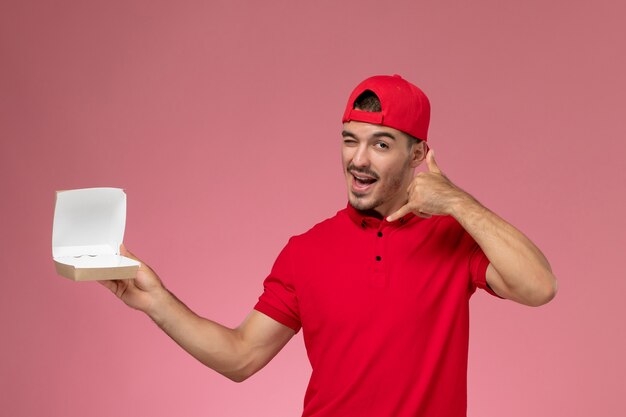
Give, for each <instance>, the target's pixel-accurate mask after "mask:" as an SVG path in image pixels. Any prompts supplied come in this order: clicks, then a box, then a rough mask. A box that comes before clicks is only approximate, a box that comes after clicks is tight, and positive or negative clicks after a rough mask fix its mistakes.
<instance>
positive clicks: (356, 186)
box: [349, 171, 378, 193]
mask: <svg viewBox="0 0 626 417" xmlns="http://www.w3.org/2000/svg"><path fill="white" fill-rule="evenodd" d="M349 172H350V175H352V191H353V192H355V193H365V192H367V191H368V190H369V189H370V188H372V186H373V185H374V183H376V181H378V178H375V177H373V176H371V175H366V174H363V173H361V172H355V171H349Z"/></svg>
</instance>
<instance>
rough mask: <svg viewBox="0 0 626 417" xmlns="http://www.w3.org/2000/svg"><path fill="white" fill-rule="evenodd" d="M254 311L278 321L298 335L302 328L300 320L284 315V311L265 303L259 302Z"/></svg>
mask: <svg viewBox="0 0 626 417" xmlns="http://www.w3.org/2000/svg"><path fill="white" fill-rule="evenodd" d="M254 309H255V310H256V311H258V312H260V313H263V314H265V315H266V316H268V317H269V318H271V319H274V320H276V321H277V322H279V323H280V324H282V325H284V326H287V327H289V328H291V329H292V330H293V331H294V332H296V333H298V332H299V331H300V328H301V327H302V325H301V324H300V322H299V321H298V320H296V319H294V318H293V317H291V316H289V315H287V314H285V313H283V312H282V311H280V310H278V309H277V308H275V307H273V306H272V305H270V304H268V303H266V302H265V301H262V300H259V302H258V303H257V304H256V305H255V306H254Z"/></svg>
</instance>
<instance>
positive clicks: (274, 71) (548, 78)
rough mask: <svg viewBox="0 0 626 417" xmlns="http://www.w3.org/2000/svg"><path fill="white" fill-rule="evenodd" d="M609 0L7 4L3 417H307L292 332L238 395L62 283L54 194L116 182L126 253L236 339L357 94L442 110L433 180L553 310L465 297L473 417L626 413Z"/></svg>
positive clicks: (88, 292)
mask: <svg viewBox="0 0 626 417" xmlns="http://www.w3.org/2000/svg"><path fill="white" fill-rule="evenodd" d="M625 12H626V8H625V7H624V6H623V5H621V3H620V2H617V1H608V0H601V1H593V2H592V1H576V0H574V1H572V0H569V1H564V0H560V1H539V0H531V1H526V2H510V1H509V2H507V1H499V0H474V1H471V2H468V1H430V2H426V1H401V2H387V3H385V5H383V3H381V2H379V1H376V2H375V1H363V0H360V1H341V2H337V1H317V2H296V1H274V2H255V1H210V2H207V1H200V0H198V1H176V2H175V1H169V2H168V1H147V0H144V1H137V0H133V1H128V0H123V1H122V0H113V1H112V0H108V1H79V0H66V1H38V2H35V1H30V0H29V1H24V0H14V1H12V0H4V1H2V3H1V4H0V60H1V62H0V137H1V141H0V190H2V197H1V198H0V213H1V217H0V227H1V229H0V230H2V238H0V271H1V274H0V279H1V280H2V290H1V291H0V329H2V336H1V337H2V339H1V344H0V349H1V355H0V404H1V407H2V409H1V410H0V413H1V414H2V415H6V416H13V417H17V416H44V415H45V416H64V417H73V416H94V417H98V416H134V415H146V416H153V417H158V416H172V415H180V416H244V415H256V416H297V415H299V413H300V412H301V408H302V406H301V404H302V398H303V393H304V389H305V386H306V382H307V378H308V375H309V372H310V369H309V365H308V361H307V359H306V355H305V351H304V348H303V343H302V336H301V335H298V336H296V337H295V338H294V340H293V341H292V342H291V343H290V344H289V345H288V346H287V347H286V348H285V349H284V351H283V352H281V354H280V355H279V356H278V357H277V358H276V359H275V360H274V361H273V362H272V363H270V364H269V365H268V366H267V367H266V368H265V369H264V370H263V371H261V372H260V373H259V374H257V375H255V376H254V377H253V378H251V379H250V380H248V381H246V382H245V383H243V384H235V383H232V382H230V381H228V380H226V379H224V378H222V377H221V376H219V375H218V374H216V373H214V372H213V371H211V370H208V369H206V368H204V367H203V366H201V365H200V364H199V363H197V362H196V361H195V360H194V359H193V358H191V357H189V356H188V355H187V354H186V353H184V352H183V351H182V350H181V349H180V348H178V347H177V346H176V345H175V344H174V343H173V342H171V341H170V340H169V339H168V337H167V336H165V335H164V334H162V333H161V332H160V331H159V330H158V329H157V328H156V326H155V325H153V324H152V323H151V322H150V320H149V319H147V318H146V317H145V316H143V315H142V314H140V313H137V312H135V311H132V310H129V309H127V308H126V307H125V306H124V305H122V304H121V303H120V302H118V300H116V299H115V298H113V296H112V295H111V294H109V293H108V292H107V291H106V290H105V289H104V288H103V287H101V286H99V285H97V284H96V283H74V282H71V281H69V280H66V279H64V278H60V277H58V276H56V275H55V272H54V268H53V265H52V261H51V227H52V215H53V204H54V191H55V190H58V189H70V188H80V187H92V186H116V187H122V188H124V189H125V190H126V192H127V194H128V222H127V229H126V239H125V241H126V243H127V246H128V247H129V248H130V249H131V250H133V251H135V252H136V253H137V254H138V255H140V256H141V257H142V258H144V260H145V261H146V262H147V263H149V264H151V265H152V266H153V267H154V268H155V269H156V270H157V271H158V272H159V274H160V275H161V276H162V278H163V279H164V281H165V282H166V284H167V285H168V286H169V288H170V289H171V290H173V291H174V292H175V293H176V294H177V295H178V296H179V297H180V298H181V299H183V300H184V301H185V302H186V303H187V304H188V305H189V306H190V307H192V308H193V309H195V310H196V311H197V312H198V313H200V314H202V315H205V316H207V317H210V318H212V319H214V320H217V321H220V322H222V323H224V324H226V325H230V326H236V325H237V324H238V323H239V322H240V321H241V320H242V319H243V317H244V316H245V315H246V314H247V313H248V312H249V311H250V309H251V308H252V306H253V305H254V303H255V301H256V298H257V297H258V295H259V294H260V291H261V288H262V287H261V284H262V280H263V278H264V277H265V275H266V274H267V272H268V271H269V268H270V267H271V265H272V263H273V261H274V258H275V256H276V255H277V253H278V252H279V250H280V249H281V248H282V246H283V245H284V244H285V243H286V241H287V239H288V237H289V236H291V235H293V234H296V233H300V232H302V231H305V230H307V229H308V228H309V227H310V226H311V225H313V224H314V223H316V222H318V221H320V220H321V219H323V218H326V217H328V216H330V215H332V214H333V213H334V212H335V211H337V210H338V209H340V208H342V207H344V205H345V201H346V196H345V190H344V185H343V180H342V176H341V169H340V159H339V143H340V142H339V140H340V139H339V129H340V121H339V119H340V117H341V112H342V110H343V106H344V104H345V101H346V100H347V97H348V94H349V92H350V90H351V89H352V88H353V87H354V86H355V85H356V83H357V82H359V81H361V79H363V78H364V77H366V76H369V75H373V74H378V73H400V74H403V75H404V76H405V78H407V79H409V80H411V81H413V82H415V83H416V84H418V85H420V86H421V87H422V88H423V89H424V90H425V91H426V92H427V93H428V94H429V96H430V98H431V101H432V104H433V118H432V124H431V126H432V128H431V141H430V143H431V146H432V147H433V148H434V149H436V150H437V159H438V162H439V164H440V166H441V167H442V169H444V171H445V172H446V173H447V174H448V176H449V177H450V178H451V179H453V180H454V181H455V182H457V183H458V184H459V185H460V186H462V187H464V188H465V189H467V190H469V191H470V192H472V193H473V194H474V195H475V196H476V197H477V198H479V199H480V200H481V201H482V202H483V203H485V204H486V205H487V206H489V207H490V208H492V209H493V210H494V211H496V212H498V213H499V214H501V215H502V216H503V217H505V218H506V219H508V220H509V221H511V222H512V223H513V224H515V225H516V226H518V227H519V228H520V229H522V230H523V231H524V232H525V233H526V234H528V235H529V236H530V237H531V238H532V239H533V240H534V241H535V242H536V243H537V244H538V245H539V246H540V247H541V248H542V249H543V251H544V252H545V254H546V255H547V256H548V258H549V259H550V260H551V263H552V266H553V269H554V271H555V273H556V275H557V276H558V278H559V279H560V293H559V295H558V297H557V298H556V299H555V300H554V301H553V302H552V303H551V304H549V305H547V306H545V307H543V308H539V309H531V308H527V307H523V306H519V305H516V304H514V303H511V302H505V301H499V300H496V299H494V298H493V297H489V296H488V295H486V294H484V293H480V294H478V295H476V296H475V297H474V298H473V300H472V329H471V348H470V367H469V385H470V389H469V410H468V415H469V416H477V417H478V416H480V417H491V416H493V417H496V416H508V417H517V416H519V417H521V416H524V417H526V416H569V417H577V416H581V417H582V416H584V417H588V416H623V415H626V407H625V406H624V381H623V379H624V376H625V375H626V360H625V359H624V353H625V352H626V335H625V326H624V317H625V313H626V309H625V303H624V293H625V291H626V279H625V278H626V277H625V274H624V267H623V265H624V256H625V255H626V251H625V250H624V249H625V248H626V232H625V231H626V221H625V220H624V217H623V216H624V212H625V211H626V199H625V193H624V191H625V184H626V181H625V180H626V175H625V173H624V170H623V168H622V166H621V165H622V164H621V162H622V160H623V159H624V155H625V154H626V145H625V140H626V127H625V124H624V110H626V108H625V106H624V95H625V94H626V82H625V81H624V74H625V73H626V58H625V57H626V55H625V54H624V46H625V45H624V39H626V29H625V26H624V19H623V16H624V13H625Z"/></svg>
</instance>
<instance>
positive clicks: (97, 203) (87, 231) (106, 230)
mask: <svg viewBox="0 0 626 417" xmlns="http://www.w3.org/2000/svg"><path fill="white" fill-rule="evenodd" d="M125 226H126V194H125V193H124V191H123V190H121V189H119V188H84V189H79V190H69V191H57V196H56V206H55V209H54V223H53V226H52V256H53V257H54V258H66V257H82V256H92V257H93V256H98V255H119V246H120V244H121V243H122V241H123V239H124V227H125Z"/></svg>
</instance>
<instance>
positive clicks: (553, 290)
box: [528, 273, 559, 307]
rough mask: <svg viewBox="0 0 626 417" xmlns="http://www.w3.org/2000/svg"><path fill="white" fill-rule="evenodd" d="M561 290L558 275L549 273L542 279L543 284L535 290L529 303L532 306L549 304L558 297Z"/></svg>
mask: <svg viewBox="0 0 626 417" xmlns="http://www.w3.org/2000/svg"><path fill="white" fill-rule="evenodd" d="M558 290H559V286H558V281H557V280H556V277H555V276H554V275H552V273H549V274H548V275H547V276H546V277H544V278H543V279H542V280H541V285H540V286H539V287H538V288H537V289H536V290H535V291H534V294H533V297H532V299H531V300H529V301H530V302H529V303H528V305H529V306H531V307H540V306H542V305H545V304H548V303H549V302H550V301H552V300H553V299H554V297H556V294H557V292H558Z"/></svg>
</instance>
